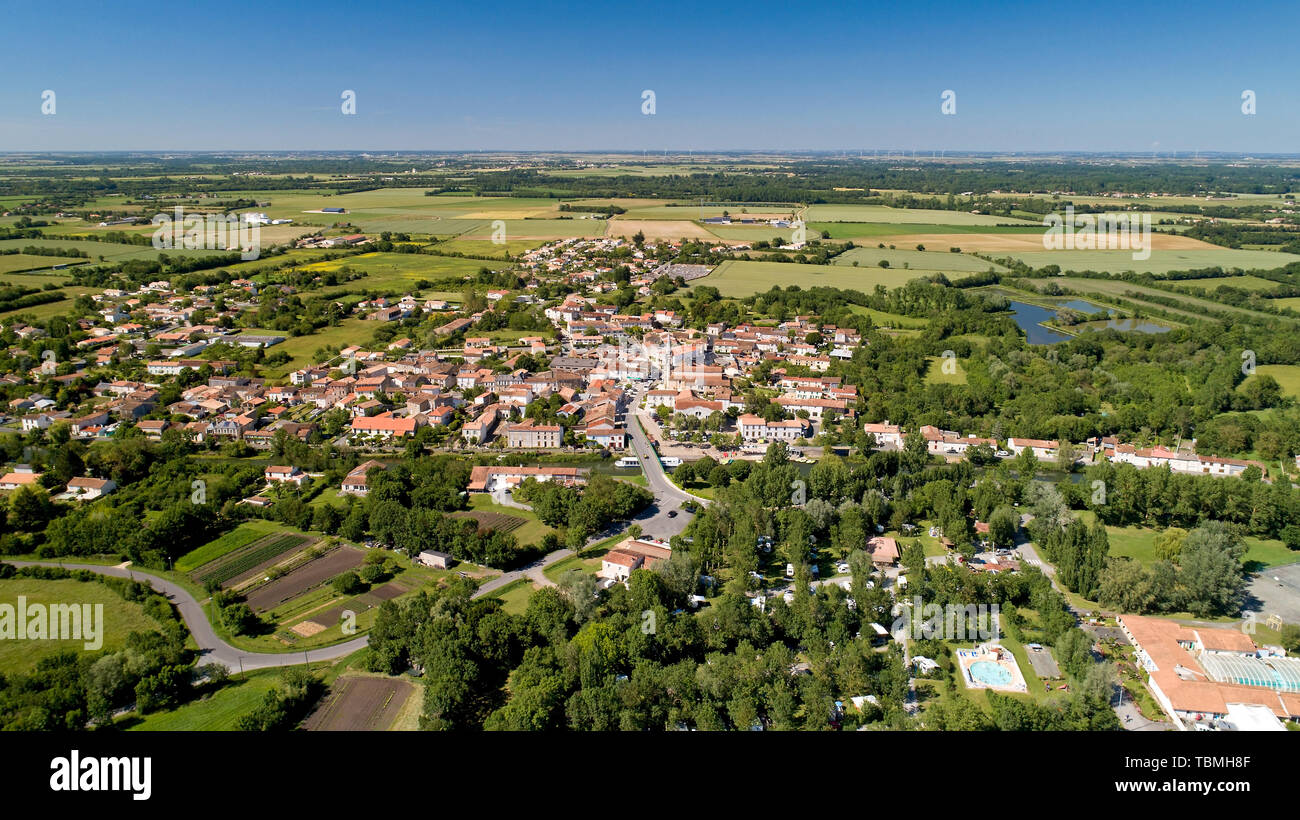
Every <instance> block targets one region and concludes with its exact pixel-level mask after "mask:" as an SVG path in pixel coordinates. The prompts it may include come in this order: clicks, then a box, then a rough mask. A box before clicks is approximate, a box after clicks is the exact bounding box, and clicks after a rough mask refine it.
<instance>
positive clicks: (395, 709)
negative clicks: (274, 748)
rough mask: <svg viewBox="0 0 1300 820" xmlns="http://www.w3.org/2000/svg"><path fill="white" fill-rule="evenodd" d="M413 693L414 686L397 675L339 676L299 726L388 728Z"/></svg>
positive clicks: (347, 729)
mask: <svg viewBox="0 0 1300 820" xmlns="http://www.w3.org/2000/svg"><path fill="white" fill-rule="evenodd" d="M414 693H415V686H414V685H412V684H411V682H410V681H406V680H402V679H400V678H380V677H372V676H361V675H343V676H340V677H339V678H338V679H337V680H335V681H334V685H333V686H331V687H330V693H329V694H328V695H326V696H325V698H324V699H323V700H322V701H321V703H320V705H319V706H318V707H317V709H316V711H315V712H313V713H312V714H311V715H310V716H309V717H308V718H307V720H306V721H304V722H303V728H304V729H306V730H307V731H309V732H358V731H379V732H382V731H385V730H388V729H392V728H393V724H394V722H395V721H396V720H397V718H398V716H399V715H400V714H401V713H402V710H403V707H405V705H406V702H407V700H408V699H409V698H410V697H411V696H412V695H413V694H414Z"/></svg>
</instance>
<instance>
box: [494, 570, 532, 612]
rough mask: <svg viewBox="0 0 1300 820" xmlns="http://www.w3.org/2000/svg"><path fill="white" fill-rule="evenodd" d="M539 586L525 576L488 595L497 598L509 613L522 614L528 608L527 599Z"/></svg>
mask: <svg viewBox="0 0 1300 820" xmlns="http://www.w3.org/2000/svg"><path fill="white" fill-rule="evenodd" d="M538 589H540V587H538V586H537V585H536V584H534V583H533V582H532V581H529V580H528V579H526V578H520V579H519V580H518V581H514V582H512V583H509V584H506V585H505V586H503V587H501V588H500V589H498V590H496V591H495V592H493V593H492V594H491V596H490V597H492V598H497V599H499V600H500V601H501V602H502V604H503V608H504V609H505V611H506V612H509V613H510V614H511V615H522V614H523V612H524V610H525V609H527V608H528V599H529V598H530V597H532V594H533V593H534V592H536V591H537V590H538Z"/></svg>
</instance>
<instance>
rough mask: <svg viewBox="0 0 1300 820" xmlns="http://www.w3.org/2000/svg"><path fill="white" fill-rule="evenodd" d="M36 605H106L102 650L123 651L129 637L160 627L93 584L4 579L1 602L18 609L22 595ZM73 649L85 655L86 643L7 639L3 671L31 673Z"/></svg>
mask: <svg viewBox="0 0 1300 820" xmlns="http://www.w3.org/2000/svg"><path fill="white" fill-rule="evenodd" d="M20 595H21V596H23V597H25V598H26V599H27V600H26V602H27V605H28V606H31V605H32V604H44V605H50V604H92V605H93V604H103V606H104V624H103V626H104V635H103V646H101V647H100V649H99V650H92V651H104V650H109V651H112V650H116V649H120V648H121V647H122V646H123V645H125V643H126V636H127V635H128V634H130V633H131V632H155V631H157V630H158V624H157V623H156V622H155V621H154V620H153V619H152V618H150V617H149V616H148V615H145V614H144V608H143V607H141V606H140V605H139V604H133V603H128V602H126V601H124V600H122V597H121V596H119V595H118V594H117V593H116V592H114V591H113V590H111V589H109V588H108V587H106V586H104V585H103V584H98V583H95V582H93V581H89V582H83V581H73V580H57V581H45V580H37V579H34V578H8V579H5V580H0V603H5V604H10V605H12V606H17V604H18V596H20ZM66 650H73V651H76V652H85V651H87V650H86V648H85V642H84V641H81V640H67V641H63V640H58V641H51V640H44V641H38V640H22V641H20V640H16V639H15V640H4V641H0V672H30V671H31V670H32V669H34V668H35V666H36V664H37V662H38V661H40V660H41V658H45V657H48V656H50V655H55V654H57V653H59V652H62V651H66Z"/></svg>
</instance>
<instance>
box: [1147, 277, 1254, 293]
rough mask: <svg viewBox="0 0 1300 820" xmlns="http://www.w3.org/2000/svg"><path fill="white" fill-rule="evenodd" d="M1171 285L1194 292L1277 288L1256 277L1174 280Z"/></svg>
mask: <svg viewBox="0 0 1300 820" xmlns="http://www.w3.org/2000/svg"><path fill="white" fill-rule="evenodd" d="M1170 283H1171V284H1176V285H1178V286H1180V287H1185V288H1195V289H1196V290H1204V291H1211V290H1214V289H1215V288H1217V287H1219V286H1220V285H1227V286H1228V287H1230V288H1240V289H1242V290H1272V289H1273V288H1275V287H1277V286H1278V283H1277V282H1270V281H1269V280H1268V279H1260V278H1259V277H1258V276H1215V277H1213V278H1210V279H1175V280H1170Z"/></svg>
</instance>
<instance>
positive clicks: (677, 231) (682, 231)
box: [605, 219, 775, 241]
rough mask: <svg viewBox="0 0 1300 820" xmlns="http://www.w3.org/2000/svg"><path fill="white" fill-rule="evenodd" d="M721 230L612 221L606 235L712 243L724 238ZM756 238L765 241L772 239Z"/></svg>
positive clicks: (673, 223)
mask: <svg viewBox="0 0 1300 820" xmlns="http://www.w3.org/2000/svg"><path fill="white" fill-rule="evenodd" d="M721 230H722V229H721V228H719V229H718V230H714V229H712V228H709V229H706V228H704V227H702V226H700V225H699V224H698V223H695V222H691V221H689V220H672V219H611V220H609V222H608V224H607V225H606V227H605V235H606V236H622V237H626V238H631V237H633V236H636V235H637V234H638V233H640V234H641V235H643V236H644V237H645V238H646V240H647V241H656V240H669V241H676V240H678V239H704V240H706V241H712V240H714V239H717V238H718V237H721V236H723V234H722V232H721ZM773 230H775V229H773ZM724 238H725V237H724ZM756 238H759V239H764V238H771V237H770V236H768V237H756Z"/></svg>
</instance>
